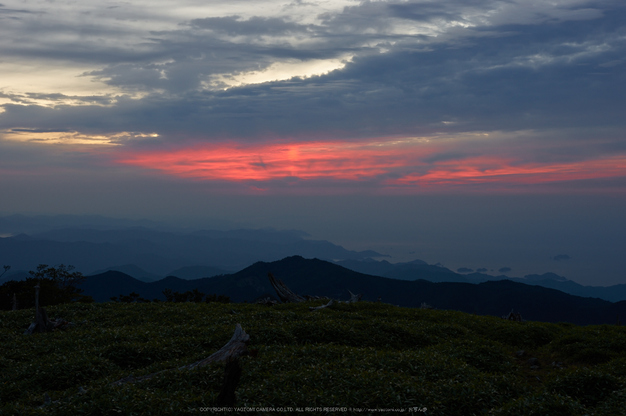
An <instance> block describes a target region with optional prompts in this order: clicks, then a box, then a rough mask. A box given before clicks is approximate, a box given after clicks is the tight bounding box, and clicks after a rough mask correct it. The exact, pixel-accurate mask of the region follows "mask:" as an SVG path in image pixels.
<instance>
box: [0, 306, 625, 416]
mask: <svg viewBox="0 0 626 416" xmlns="http://www.w3.org/2000/svg"><path fill="white" fill-rule="evenodd" d="M318 304H320V302H317V303H315V302H313V303H307V304H299V305H278V306H274V307H267V306H261V305H254V304H215V303H211V304H204V303H200V304H194V303H186V304H173V303H158V304H155V303H146V304H113V303H103V304H68V305H59V306H55V307H50V308H49V309H48V313H49V315H50V316H51V317H62V318H64V319H67V320H69V321H72V322H75V323H76V326H74V327H72V328H70V329H68V330H65V331H59V332H54V333H48V334H35V335H32V336H26V335H22V332H23V331H24V329H26V328H27V327H28V325H29V324H30V322H31V320H32V318H33V315H34V311H33V310H32V309H31V310H19V311H9V312H1V313H0V343H1V345H2V349H1V350H0V386H1V389H0V406H1V407H0V414H7V415H12V414H20V415H29V414H46V415H55V414H58V415H66V414H73V415H80V414H88V415H119V414H136V415H149V414H163V415H165V414H168V415H169V414H175V413H211V412H206V410H207V409H205V408H206V407H212V406H214V405H215V401H216V398H217V395H218V393H219V389H220V386H221V382H222V378H223V373H224V364H214V365H211V366H208V367H205V368H202V369H199V370H193V371H178V370H172V371H167V372H165V373H162V374H161V375H158V376H157V377H155V378H152V379H150V380H148V381H144V382H142V383H138V384H127V385H123V386H115V387H114V386H111V385H110V383H112V382H114V381H116V380H118V379H121V378H123V377H125V376H127V375H129V374H134V375H135V376H138V375H142V374H149V373H153V372H156V371H159V370H165V369H172V368H177V367H179V366H182V365H185V364H190V363H192V362H195V361H197V360H200V359H202V358H204V357H207V356H209V355H210V354H212V353H213V352H215V351H216V350H217V349H219V348H220V347H221V346H223V345H224V344H225V343H226V342H227V341H228V340H229V339H230V337H231V335H232V333H233V331H234V329H235V325H236V324H237V323H240V324H241V325H242V327H243V328H244V330H245V331H246V332H247V333H248V334H249V335H250V343H249V345H248V347H249V349H251V350H257V351H256V354H254V355H255V356H253V355H249V356H245V357H243V358H242V360H241V364H242V367H243V373H242V376H241V381H240V384H239V387H238V389H237V406H248V407H274V408H278V407H289V408H293V411H294V412H295V409H296V408H306V407H309V408H311V407H322V408H323V407H343V406H345V407H348V408H350V407H355V408H361V409H388V408H392V409H403V410H404V413H408V410H409V408H418V409H416V410H414V411H413V412H412V413H413V414H427V415H446V416H451V415H463V416H466V415H473V414H475V415H511V416H513V415H515V416H518V415H561V414H568V415H586V414H588V415H619V414H624V407H623V404H624V403H625V402H626V328H624V327H618V326H587V327H578V326H575V325H571V324H548V323H537V322H512V321H506V320H503V319H501V318H495V317H485V316H475V315H470V314H465V313H462V312H450V311H438V310H424V309H409V308H399V307H394V306H391V305H387V304H381V303H369V302H362V303H358V304H352V305H338V306H337V307H335V308H327V309H323V310H319V311H315V312H310V311H309V310H308V307H309V306H311V305H318ZM46 397H49V398H50V401H51V403H49V404H47V405H46V404H45V398H46ZM322 410H323V409H322ZM274 413H277V412H274ZM309 413H315V412H309ZM363 413H364V414H367V413H368V411H365V412H363ZM245 414H254V413H250V412H248V413H245ZM300 414H303V413H300ZM317 414H327V413H326V412H323V411H322V412H317ZM343 414H346V413H343ZM376 414H381V413H376Z"/></svg>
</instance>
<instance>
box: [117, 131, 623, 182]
mask: <svg viewBox="0 0 626 416" xmlns="http://www.w3.org/2000/svg"><path fill="white" fill-rule="evenodd" d="M442 150H446V149H445V148H444V147H443V146H441V145H435V144H432V143H431V144H423V143H417V144H416V143H408V142H379V143H365V144H364V143H356V144H355V143H346V142H309V143H291V144H266V145H256V146H247V147H244V146H237V145H233V144H217V145H201V146H195V147H191V148H185V149H177V150H172V151H163V150H160V151H150V152H143V153H133V154H128V155H125V156H123V157H120V158H119V159H118V160H117V162H118V163H122V164H127V165H132V166H138V167H142V168H147V169H156V170H159V171H162V172H164V173H166V174H168V175H173V176H177V177H182V178H193V179H196V180H207V181H233V182H248V183H250V184H251V185H252V184H253V183H256V182H265V181H273V180H282V179H286V178H287V179H288V178H298V179H300V180H308V181H313V180H336V181H348V182H350V181H365V180H369V181H372V180H374V181H378V182H379V185H380V186H381V187H392V188H394V187H400V188H402V187H415V186H418V187H430V186H445V185H463V184H477V183H504V184H506V183H516V184H536V183H545V182H556V181H573V180H583V179H593V178H610V177H621V176H626V156H614V157H605V158H602V159H595V160H588V161H573V162H559V163H555V162H544V163H537V162H523V161H520V160H517V159H516V158H515V157H512V156H508V155H504V156H500V155H483V156H466V157H462V158H457V159H456V160H454V159H453V160H444V161H434V162H425V161H424V160H428V156H429V155H433V154H436V153H437V152H440V151H442ZM496 152H497V151H496Z"/></svg>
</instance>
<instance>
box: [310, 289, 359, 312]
mask: <svg viewBox="0 0 626 416" xmlns="http://www.w3.org/2000/svg"><path fill="white" fill-rule="evenodd" d="M348 293H350V300H347V301H345V302H341V301H335V300H334V299H331V300H329V301H328V303H327V304H325V305H322V306H311V307H309V310H310V311H317V310H320V309H324V308H328V307H329V306H332V305H334V304H335V302H337V303H356V302H358V301H360V300H361V298H362V297H363V294H358V295H355V294H354V293H352V292H350V291H349V290H348Z"/></svg>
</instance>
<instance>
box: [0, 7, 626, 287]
mask: <svg viewBox="0 0 626 416" xmlns="http://www.w3.org/2000/svg"><path fill="white" fill-rule="evenodd" d="M625 97H626V3H624V2H623V1H622V0H616V1H613V0H602V1H586V0H554V1H544V0H541V1H538V0H537V1H535V0H519V1H518V0H507V1H497V0H469V1H468V0H464V1H460V0H437V1H427V0H420V1H411V0H409V1H352V0H334V1H317V0H310V1H307V0H294V1H291V0H289V1H276V0H272V1H270V0H258V1H257V0H250V1H236V0H229V1H207V0H203V1H196V0H176V1H174V0H171V1H170V0H152V1H150V2H148V1H143V0H131V1H125V2H118V1H106V0H103V1H98V2H95V1H73V0H72V1H70V0H45V1H44V0H19V1H18V0H0V214H12V213H31V214H101V215H108V216H113V217H129V218H147V219H156V220H168V221H172V222H178V223H180V224H187V225H195V226H215V227H217V226H222V227H231V226H232V227H240V226H246V227H274V228H278V229H300V230H304V231H307V232H308V233H309V234H310V235H311V236H312V238H317V239H328V240H330V241H332V242H334V243H337V244H341V245H344V246H345V247H346V248H349V249H374V250H378V251H379V252H381V253H384V254H388V255H390V256H391V257H389V258H388V259H389V260H391V261H407V260H410V259H412V258H420V259H422V260H425V261H428V262H429V263H436V262H440V263H442V264H444V265H445V266H448V267H450V268H453V269H456V268H458V267H467V268H473V269H477V268H487V269H489V270H491V269H494V270H497V269H499V268H502V267H510V268H511V269H512V272H511V273H510V274H512V275H519V276H522V275H524V274H526V273H543V272H548V271H551V272H556V273H559V274H562V275H564V276H566V277H568V278H571V279H572V280H576V281H579V282H581V283H584V284H597V285H600V284H616V283H626V260H624V259H623V258H622V257H624V256H623V252H624V251H625V250H626V237H625V235H626V232H625V231H626V219H625V218H624V217H625V216H624V215H623V212H624V209H626V192H625V191H626V128H625V127H626V117H625V116H624V114H626V99H625Z"/></svg>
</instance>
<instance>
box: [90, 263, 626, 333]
mask: <svg viewBox="0 0 626 416" xmlns="http://www.w3.org/2000/svg"><path fill="white" fill-rule="evenodd" d="M268 272H271V273H273V274H274V275H275V276H276V277H277V278H279V279H281V280H283V281H284V282H285V284H287V285H288V286H289V287H290V288H291V289H292V290H294V291H295V292H296V293H299V294H301V295H305V294H309V295H317V296H328V297H331V298H335V299H347V298H348V297H349V293H348V291H352V292H353V293H362V294H363V299H364V300H369V301H376V300H377V299H378V298H379V297H380V298H381V300H382V301H383V302H386V303H391V304H395V305H399V306H407V307H419V306H420V305H421V304H422V303H427V304H429V305H431V306H433V307H435V308H437V309H452V310H459V311H463V312H468V313H475V314H479V315H495V316H502V315H505V314H507V313H508V312H510V311H511V310H512V309H514V310H515V311H518V312H520V313H521V314H522V316H523V317H524V318H525V319H527V320H535V321H545V322H561V321H563V322H572V323H575V324H582V325H586V324H610V323H615V322H616V319H617V317H618V316H621V317H626V302H618V303H611V302H608V301H605V300H602V299H594V298H582V297H579V296H573V295H569V294H566V293H563V292H560V291H558V290H555V289H548V288H544V287H541V286H536V285H535V286H533V285H527V284H523V283H518V282H513V281H510V280H500V281H488V282H483V283H479V284H473V283H458V282H442V283H433V282H429V281H426V280H415V281H407V280H397V279H391V278H385V277H379V276H372V275H366V274H362V273H358V272H356V271H353V270H349V269H346V268H345V267H342V266H339V265H337V264H333V263H330V262H327V261H323V260H319V259H305V258H303V257H300V256H292V257H287V258H285V259H283V260H280V261H275V262H269V263H268V262H256V263H254V264H252V265H251V266H249V267H246V268H245V269H243V270H241V271H239V272H237V273H233V274H230V275H223V276H215V277H212V278H204V279H198V280H182V279H178V278H175V277H171V276H170V277H167V278H166V279H162V280H160V281H158V282H152V283H145V282H139V281H138V280H136V279H133V278H131V277H129V276H126V275H124V274H123V273H119V272H112V271H110V272H106V273H103V274H100V275H96V276H89V277H88V278H87V279H86V281H85V282H84V283H83V284H82V286H81V287H82V288H83V289H84V290H85V294H87V295H91V296H94V298H96V300H98V301H106V300H108V299H109V298H110V297H111V296H118V295H120V294H125V295H127V294H129V293H130V292H132V291H134V292H136V293H139V294H140V295H141V296H142V297H145V298H148V299H152V298H159V299H164V297H163V295H162V291H163V290H164V289H171V290H172V291H178V292H185V291H187V290H192V289H196V288H197V289H198V290H200V291H201V292H204V293H206V294H222V295H227V296H229V297H230V298H231V299H232V300H233V301H236V302H243V301H247V302H251V301H253V300H255V299H257V298H259V297H260V296H264V295H274V294H275V293H274V290H273V288H272V287H271V285H270V283H269V280H268V277H267V273H268Z"/></svg>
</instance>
